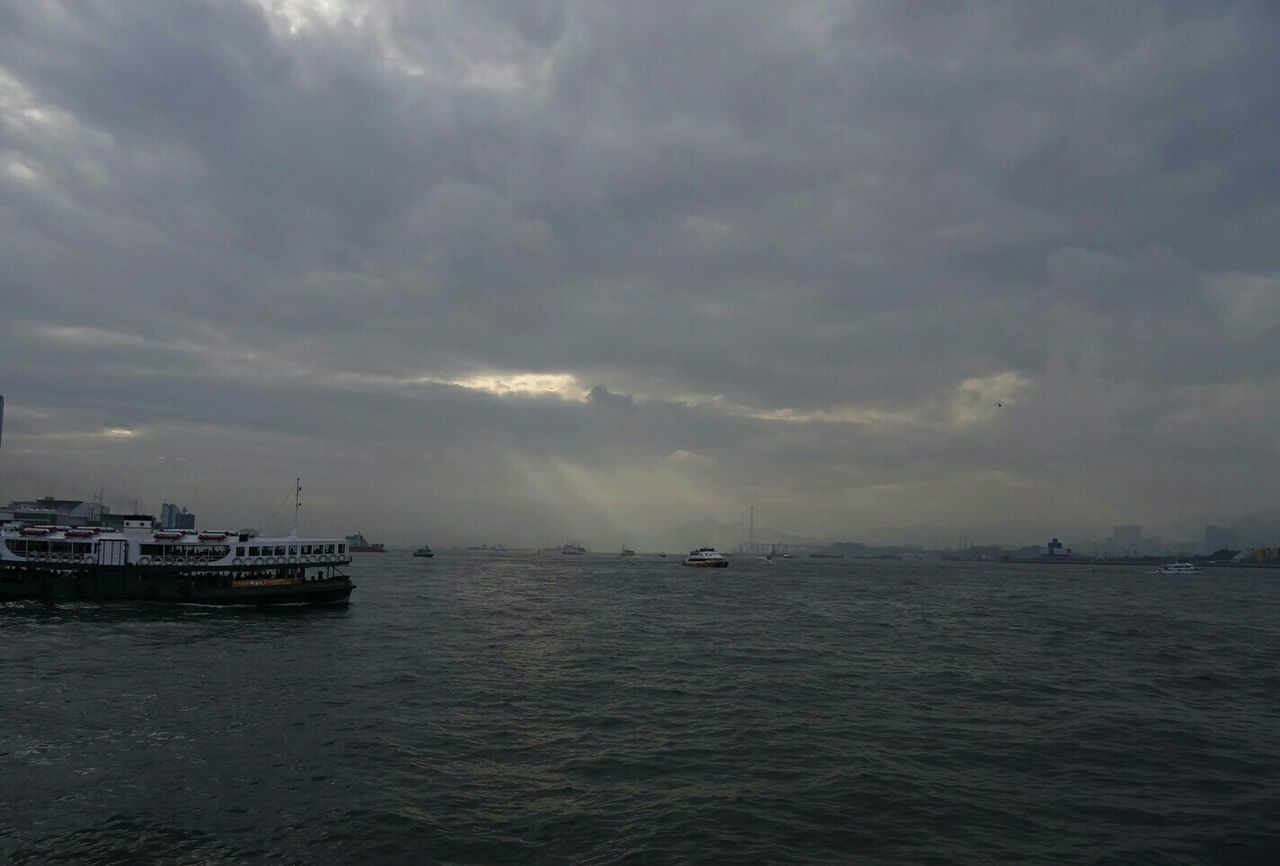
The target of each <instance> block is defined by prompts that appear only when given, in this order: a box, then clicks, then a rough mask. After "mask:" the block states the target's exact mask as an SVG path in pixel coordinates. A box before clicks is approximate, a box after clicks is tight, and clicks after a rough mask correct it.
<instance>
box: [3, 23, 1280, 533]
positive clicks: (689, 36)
mask: <svg viewBox="0 0 1280 866" xmlns="http://www.w3.org/2000/svg"><path fill="white" fill-rule="evenodd" d="M0 25H3V26H0V228H2V229H3V230H2V231H0V262H3V265H0V297H3V300H4V302H5V305H4V306H5V315H4V316H3V318H2V319H0V394H3V395H4V396H5V400H6V402H5V414H4V431H3V441H2V444H0V499H3V501H4V502H8V501H9V500H11V499H27V498H35V497H40V496H45V495H52V496H55V497H59V498H71V499H89V498H91V497H92V496H93V495H94V494H95V493H96V492H98V491H102V492H103V494H104V500H105V501H106V502H107V504H109V505H111V506H113V507H115V508H116V509H117V510H123V509H125V508H126V507H131V504H132V503H133V502H134V501H137V502H138V505H139V508H141V509H142V510H144V511H156V512H158V509H159V506H160V503H161V502H163V501H171V502H175V503H177V504H180V505H185V506H188V507H190V508H191V510H193V511H195V512H196V513H197V515H198V518H199V522H200V524H201V525H205V526H220V527H229V528H237V527H240V526H257V527H260V528H261V527H262V524H263V523H264V522H266V521H267V519H268V518H269V517H270V515H271V514H272V512H273V510H274V509H275V508H276V507H277V504H278V503H279V502H280V501H281V500H282V499H284V498H286V497H288V496H289V495H290V494H289V491H290V490H291V488H292V485H293V480H294V478H295V477H299V476H300V477H301V478H302V485H303V491H304V492H303V502H304V509H303V515H302V526H303V528H304V530H306V531H309V532H312V533H314V534H335V535H336V534H347V533H350V532H354V531H357V530H361V531H363V532H364V533H365V534H366V535H368V536H370V538H371V539H373V540H380V541H385V542H387V543H390V544H398V545H411V544H414V543H420V541H422V540H429V541H430V542H431V543H432V544H433V545H440V546H450V545H466V544H481V543H503V544H506V545H507V546H510V547H515V546H521V547H540V546H546V545H549V544H554V543H558V542H562V541H567V540H570V539H574V538H581V539H583V540H584V542H585V541H587V540H589V539H590V540H591V543H592V544H593V545H599V544H602V543H603V542H604V541H605V540H608V541H609V542H610V543H613V541H614V540H617V542H618V543H624V542H630V543H639V540H640V539H643V538H655V537H659V536H662V535H663V534H664V533H667V532H670V531H671V530H672V528H673V527H678V526H680V525H681V524H684V523H687V522H689V521H694V520H701V519H706V518H710V519H714V520H716V521H719V522H721V523H732V522H733V521H735V520H738V519H740V518H739V515H743V514H745V513H746V512H747V509H748V508H749V507H752V506H754V508H755V509H756V519H757V525H758V526H763V525H765V524H767V525H768V526H770V527H772V528H774V529H775V530H776V531H779V532H788V533H793V534H795V535H803V536H808V537H813V538H818V539H825V540H829V541H863V540H866V539H868V538H871V537H872V536H873V535H874V533H875V532H877V531H880V530H885V529H890V528H894V527H911V526H914V525H929V526H936V527H941V528H945V527H954V528H959V527H981V526H990V527H998V526H1002V525H1016V524H1022V525H1025V526H1026V527H1027V532H1028V533H1032V532H1035V531H1036V530H1037V529H1041V530H1043V531H1042V533H1041V534H1044V535H1046V537H1047V535H1049V534H1053V535H1059V536H1063V535H1065V534H1066V533H1065V532H1063V531H1060V530H1057V529H1055V527H1064V526H1065V527H1098V528H1099V529H1100V530H1105V528H1107V527H1110V526H1114V525H1118V524H1129V523H1138V524H1142V525H1143V526H1144V530H1147V531H1149V532H1151V533H1152V534H1156V533H1174V532H1177V533H1179V534H1180V535H1178V536H1169V535H1166V537H1165V540H1166V541H1181V540H1186V537H1187V535H1186V534H1187V533H1194V532H1196V531H1197V528H1202V527H1203V526H1204V524H1208V523H1214V524H1220V525H1229V524H1231V523H1232V522H1233V521H1236V520H1239V519H1241V518H1242V517H1244V516H1246V515H1248V514H1251V513H1265V514H1272V513H1274V512H1275V509H1276V508H1277V506H1278V505H1280V502H1278V500H1277V496H1276V494H1275V492H1274V485H1273V484H1269V483H1268V478H1269V476H1270V474H1271V473H1272V472H1273V471H1274V466H1275V465H1276V463H1277V457H1280V436H1278V435H1277V432H1276V431H1277V430H1280V402H1278V401H1277V400H1276V399H1275V394H1276V392H1277V384H1278V380H1280V340H1278V339H1277V337H1280V249H1278V248H1277V245H1276V242H1275V238H1276V232H1277V229H1278V228H1280V219H1278V215H1280V175H1277V172H1276V170H1275V150H1276V148H1275V135H1274V122H1275V118H1276V117H1277V116H1280V85H1277V84H1276V82H1278V81H1280V57H1277V54H1276V52H1275V50H1274V46H1275V44H1277V41H1280V40H1278V39H1277V37H1280V10H1277V9H1276V8H1275V7H1273V6H1271V5H1267V4H1256V3H1223V4H1213V5H1204V6H1197V5H1190V6H1187V5H1182V4H1177V3H1172V2H1136V3H1132V4H1125V5H1123V6H1116V5H1114V4H1106V3H1104V4H1069V5H1060V4H1047V3H1026V4H1016V5H1012V4H1011V5H1007V6H1001V5H991V4H966V3H956V4H945V5H943V4H937V5H934V4H903V3H898V2H848V3H841V2H814V3H794V4H787V5H785V6H777V5H776V4H763V3H753V2H748V3H732V4H729V3H724V4H716V3H712V4H703V5H699V6H697V7H692V8H691V7H688V6H687V5H686V4H675V3H656V4H652V3H651V4H604V5H601V4H593V3H578V2H552V0H539V2H532V3H505V2H501V0H486V2H475V3H466V4H458V3H447V2H440V3H427V4H402V3H398V2H394V0H385V2H383V0H359V2H357V0H350V2H344V0H323V2H322V0H313V2H308V0H252V2H251V0H239V2H223V3H200V2H174V3H164V4H155V3H142V2H121V3H111V4H98V3H75V4H60V3H40V4H33V3H28V2H18V0H0ZM0 504H3V503H0ZM289 522H291V520H290V521H289ZM286 527H287V524H286ZM375 536H377V537H376V538H375ZM971 540H972V542H973V543H975V544H978V543H987V542H994V543H1006V542H1018V541H1025V542H1026V543H1033V542H1036V543H1038V542H1040V541H1043V540H1045V539H1042V538H1030V539H998V538H992V539H983V538H976V537H975V538H972V539H971ZM1064 540H1065V539H1064ZM1278 540H1280V539H1278Z"/></svg>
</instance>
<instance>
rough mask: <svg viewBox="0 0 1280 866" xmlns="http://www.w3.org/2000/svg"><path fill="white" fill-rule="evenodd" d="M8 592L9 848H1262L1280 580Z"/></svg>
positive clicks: (407, 581) (4, 705)
mask: <svg viewBox="0 0 1280 866" xmlns="http://www.w3.org/2000/svg"><path fill="white" fill-rule="evenodd" d="M352 573H353V577H354V578H355V580H356V583H357V584H358V588H357V589H356V591H355V593H354V594H353V596H352V598H353V602H352V604H351V605H350V606H349V607H345V608H336V609H323V610H309V611H301V612H268V613H263V612H259V611H256V610H221V609H212V608H193V607H192V608H174V607H166V606H155V605H112V606H93V605H66V606H63V607H61V608H59V609H57V610H55V611H46V610H44V609H43V608H40V607H38V606H35V605H29V604H25V603H24V604H9V605H0V631H2V634H3V640H0V683H3V685H4V687H3V688H2V689H0V722H3V731H4V734H3V738H2V739H0V860H6V861H7V862H12V863H21V864H35V863H41V864H43V863H118V862H138V863H173V864H190V863H209V864H224V863H226V864H230V863H257V862H275V863H300V864H301V863H334V864H338V863H364V862H421V861H424V860H430V861H432V862H441V863H466V864H472V863H543V862H545V863H567V862H576V863H592V864H605V863H661V862H681V863H735V862H736V863H822V862H830V863H836V862H848V861H850V860H855V861H859V862H873V863H953V862H978V861H982V862H990V861H996V860H1005V861H1010V862H1020V863H1025V862H1070V863H1080V862H1104V863H1135V862H1150V863H1168V862H1183V863H1205V862H1241V863H1247V862H1259V861H1265V860H1268V859H1274V858H1275V857H1277V856H1278V852H1280V670H1278V668H1277V663H1276V659H1277V658H1278V657H1280V640H1278V639H1277V636H1276V634H1277V632H1276V624H1277V618H1278V615H1280V592H1278V588H1280V576H1272V575H1270V574H1268V573H1267V572H1256V571H1246V572H1216V571H1210V572H1208V573H1206V574H1204V575H1196V576H1186V577H1184V576H1177V577H1167V576H1158V575H1154V574H1149V573H1145V572H1143V571H1138V570H1125V569H1107V570H1100V571H1084V570H1080V569H1077V568H1072V567H1063V566H1038V567H1037V566H1017V565H1008V564H977V563H974V564H967V563H938V562H907V561H902V562H893V561H854V560H848V561H840V560H805V559H795V560H783V561H778V562H775V563H774V564H772V565H768V564H764V563H759V562H753V561H747V560H741V559H738V560H735V561H734V562H733V565H732V567H731V568H729V569H728V570H726V571H720V570H715V571H705V570H697V571H695V570H691V569H682V568H681V567H680V566H679V560H678V559H677V558H674V557H673V558H668V559H657V558H653V557H644V556H639V557H636V558H628V559H623V558H621V557H618V556H603V555H591V556H586V557H560V556H543V557H532V556H524V557H522V556H509V557H505V558H494V557H486V556H482V555H478V554H476V555H463V554H458V555H453V556H450V555H440V556H437V557H436V558H435V559H430V560H424V559H414V558H411V557H410V556H409V555H408V552H407V551H405V552H403V553H397V552H392V553H388V554H385V555H361V556H358V557H357V562H356V563H355V564H354V565H353V567H352Z"/></svg>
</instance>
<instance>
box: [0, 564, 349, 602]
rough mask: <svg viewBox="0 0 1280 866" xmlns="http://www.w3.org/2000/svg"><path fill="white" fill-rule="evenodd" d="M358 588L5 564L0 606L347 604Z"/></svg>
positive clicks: (294, 576)
mask: <svg viewBox="0 0 1280 866" xmlns="http://www.w3.org/2000/svg"><path fill="white" fill-rule="evenodd" d="M354 588H355V586H354V584H352V583H351V580H350V578H348V577H346V576H345V575H340V574H328V575H324V576H321V577H320V578H318V579H310V580H308V579H306V578H305V576H303V575H302V574H299V573H298V572H297V571H296V570H292V569H290V570H279V569H273V570H271V571H266V570H256V571H247V570H244V569H237V570H235V571H227V570H224V571H217V570H212V569H202V570H199V571H195V570H183V569H179V568H146V567H141V566H128V565H126V566H79V567H76V568H53V567H47V566H37V565H29V564H21V565H19V564H14V563H4V564H3V565H2V566H0V601H16V600H23V599H27V600H34V601H41V602H44V603H57V602H62V601H153V602H163V603H171V604H211V605H255V606H271V605H283V604H291V605H297V604H304V605H305V604H310V605H323V604H345V603H346V602H347V601H348V599H349V598H350V596H351V590H352V589H354Z"/></svg>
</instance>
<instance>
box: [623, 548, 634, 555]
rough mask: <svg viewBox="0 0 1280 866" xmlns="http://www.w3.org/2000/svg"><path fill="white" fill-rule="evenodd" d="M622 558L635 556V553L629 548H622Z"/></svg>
mask: <svg viewBox="0 0 1280 866" xmlns="http://www.w3.org/2000/svg"><path fill="white" fill-rule="evenodd" d="M621 555H622V556H635V555H636V552H635V551H634V550H632V549H631V548H629V547H624V548H622V553H621Z"/></svg>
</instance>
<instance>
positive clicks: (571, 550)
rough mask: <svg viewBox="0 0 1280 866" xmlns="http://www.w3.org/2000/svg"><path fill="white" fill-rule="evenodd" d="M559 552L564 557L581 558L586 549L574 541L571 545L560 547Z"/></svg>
mask: <svg viewBox="0 0 1280 866" xmlns="http://www.w3.org/2000/svg"><path fill="white" fill-rule="evenodd" d="M560 552H561V553H563V554H564V555H565V556H582V555H583V554H585V553H586V552H587V549H586V548H585V547H583V546H582V545H581V544H579V543H578V542H576V541H575V542H574V543H573V544H565V545H562V546H561V547H560Z"/></svg>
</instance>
